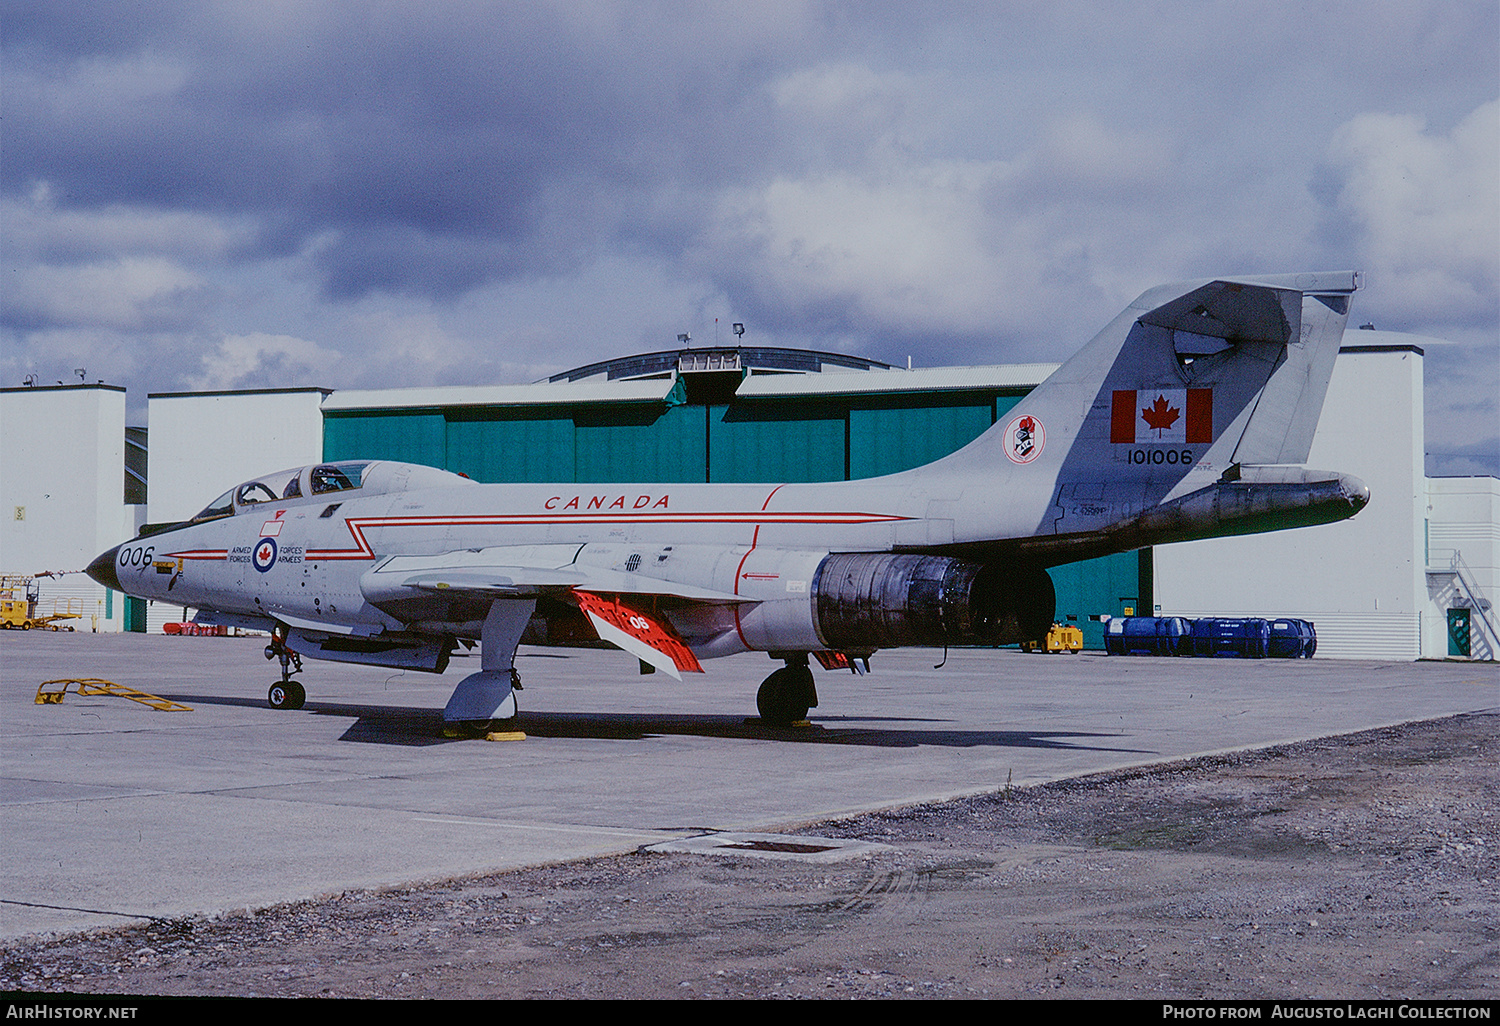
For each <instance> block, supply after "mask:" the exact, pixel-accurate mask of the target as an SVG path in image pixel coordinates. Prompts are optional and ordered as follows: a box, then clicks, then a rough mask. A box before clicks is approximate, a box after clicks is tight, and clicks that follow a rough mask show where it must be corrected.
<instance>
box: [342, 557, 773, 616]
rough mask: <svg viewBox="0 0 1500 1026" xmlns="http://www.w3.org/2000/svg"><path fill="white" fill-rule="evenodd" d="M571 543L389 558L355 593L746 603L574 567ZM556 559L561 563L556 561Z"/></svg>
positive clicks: (373, 598) (378, 597)
mask: <svg viewBox="0 0 1500 1026" xmlns="http://www.w3.org/2000/svg"><path fill="white" fill-rule="evenodd" d="M578 550H579V546H577V545H516V546H509V545H506V546H497V547H495V548H488V549H458V550H455V551H452V552H443V553H438V554H437V555H431V556H389V557H387V558H385V559H383V560H381V561H379V562H377V563H376V564H375V566H373V567H372V568H370V569H369V570H368V571H366V572H365V574H364V576H363V577H361V578H360V582H359V586H360V591H361V592H362V593H363V594H364V596H365V598H366V599H367V600H368V601H369V602H371V603H372V604H374V605H376V606H379V605H381V604H382V603H383V602H386V601H389V600H391V599H393V598H397V597H400V598H410V597H411V596H412V594H413V591H417V592H446V593H449V594H464V593H467V594H472V595H474V596H476V597H488V598H491V599H497V598H527V597H536V596H538V595H544V594H548V593H553V594H557V593H562V592H568V591H573V590H580V591H591V592H595V593H598V594H610V595H643V596H668V597H671V598H679V599H685V600H687V601H690V602H709V603H726V604H734V603H741V602H745V601H747V599H745V598H744V596H741V595H731V594H728V593H727V592H722V591H715V590H713V589H711V588H700V587H697V586H695V585H690V584H681V583H679V582H676V581H667V580H662V579H661V578H657V577H651V576H648V575H647V574H641V573H623V572H621V571H618V570H608V569H605V568H603V567H592V566H580V565H579V564H577V563H574V562H573V561H572V560H573V557H574V556H576V555H577V554H578ZM560 559H561V561H559V560H560Z"/></svg>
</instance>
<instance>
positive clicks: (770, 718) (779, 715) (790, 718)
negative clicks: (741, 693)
mask: <svg viewBox="0 0 1500 1026" xmlns="http://www.w3.org/2000/svg"><path fill="white" fill-rule="evenodd" d="M783 658H785V659H786V665H785V666H783V667H782V668H781V669H779V670H777V671H776V672H775V673H773V674H771V675H770V676H769V677H767V678H766V679H765V681H764V682H762V683H761V686H760V690H759V691H757V692H756V694H755V706H756V708H757V709H759V710H760V718H761V720H762V721H763V722H765V723H767V724H770V725H771V726H773V727H788V726H791V725H792V724H793V723H797V722H799V721H801V720H805V719H807V710H809V709H816V708H817V707H818V691H817V688H815V687H814V686H813V675H812V669H811V668H809V667H808V665H807V653H806V652H802V653H797V654H793V655H787V656H784V657H783Z"/></svg>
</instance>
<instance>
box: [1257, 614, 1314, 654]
mask: <svg viewBox="0 0 1500 1026" xmlns="http://www.w3.org/2000/svg"><path fill="white" fill-rule="evenodd" d="M1317 650H1318V632H1317V631H1315V630H1314V629H1313V625H1312V621H1310V620H1295V619H1292V618H1291V617H1282V618H1281V619H1279V620H1272V621H1271V641H1270V645H1269V647H1268V649H1267V651H1266V654H1267V655H1269V656H1271V657H1272V658H1273V659H1311V658H1312V657H1313V653H1314V652H1316V651H1317Z"/></svg>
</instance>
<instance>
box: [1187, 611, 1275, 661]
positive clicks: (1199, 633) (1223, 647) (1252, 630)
mask: <svg viewBox="0 0 1500 1026" xmlns="http://www.w3.org/2000/svg"><path fill="white" fill-rule="evenodd" d="M1270 644H1271V625H1270V623H1269V622H1267V621H1265V620H1262V619H1261V618H1260V617H1255V616H1207V617H1203V618H1202V619H1199V620H1194V621H1193V627H1192V650H1193V655H1195V656H1224V657H1228V658H1233V659H1264V658H1265V657H1266V652H1267V650H1268V649H1269V648H1270Z"/></svg>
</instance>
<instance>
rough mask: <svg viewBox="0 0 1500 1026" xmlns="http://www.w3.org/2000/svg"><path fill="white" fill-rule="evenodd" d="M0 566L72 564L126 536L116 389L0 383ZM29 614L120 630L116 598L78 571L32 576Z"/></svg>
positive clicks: (131, 522)
mask: <svg viewBox="0 0 1500 1026" xmlns="http://www.w3.org/2000/svg"><path fill="white" fill-rule="evenodd" d="M0 431H3V436H4V444H3V445H0V573H5V574H24V575H35V574H40V573H43V572H51V573H58V572H66V571H79V570H82V569H83V568H84V567H86V566H88V565H89V563H91V562H92V561H93V559H94V557H95V556H97V555H98V554H99V553H101V552H103V551H104V550H106V549H108V548H111V547H113V546H115V545H118V544H119V543H120V542H122V541H124V540H125V539H126V538H129V537H130V536H131V535H133V534H134V533H135V524H136V518H137V512H138V510H139V507H134V506H127V505H125V390H124V389H123V388H120V387H119V386H115V385H64V386H61V387H55V386H54V387H41V388H5V389H0ZM39 585H40V588H39V590H40V593H41V601H40V603H39V604H38V607H37V613H38V615H47V614H50V613H52V612H53V611H54V610H56V611H57V612H63V611H67V610H71V611H74V612H80V613H82V614H83V615H82V617H81V619H79V620H74V621H70V622H71V623H72V624H73V625H74V626H75V627H76V629H79V630H90V629H96V630H109V631H118V630H120V629H122V627H123V624H124V616H125V597H124V596H123V595H121V594H119V593H115V594H113V595H110V594H109V593H108V589H105V588H103V587H101V586H99V585H97V584H95V583H94V582H93V581H91V580H90V579H89V578H87V577H85V576H84V575H83V574H81V573H67V574H66V576H63V577H55V578H44V579H42V580H41V581H40V582H39Z"/></svg>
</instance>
